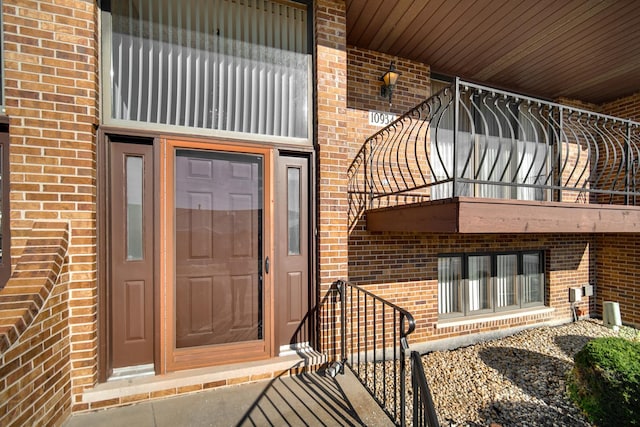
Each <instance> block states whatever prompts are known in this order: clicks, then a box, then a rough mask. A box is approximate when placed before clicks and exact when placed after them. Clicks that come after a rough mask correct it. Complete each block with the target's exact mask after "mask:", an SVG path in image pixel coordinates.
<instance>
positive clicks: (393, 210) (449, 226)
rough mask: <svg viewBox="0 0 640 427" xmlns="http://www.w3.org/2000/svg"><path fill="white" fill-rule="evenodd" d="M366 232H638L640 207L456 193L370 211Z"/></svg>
mask: <svg viewBox="0 0 640 427" xmlns="http://www.w3.org/2000/svg"><path fill="white" fill-rule="evenodd" d="M367 230H369V231H393V232H427V233H461V234H480V233H482V234H487V233H640V207H638V206H624V205H599V204H579V203H559V202H539V201H527V200H500V199H480V198H471V197H456V198H453V199H443V200H435V201H430V202H422V203H414V204H409V205H401V206H394V207H388V208H380V209H373V210H370V211H367Z"/></svg>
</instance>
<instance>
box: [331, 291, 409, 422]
mask: <svg viewBox="0 0 640 427" xmlns="http://www.w3.org/2000/svg"><path fill="white" fill-rule="evenodd" d="M335 285H336V288H337V289H338V292H339V294H340V319H341V321H340V352H341V362H342V365H343V366H344V365H348V366H349V367H350V368H351V370H352V371H353V372H354V374H355V375H356V376H357V377H358V379H359V380H360V382H362V383H363V385H364V386H365V387H366V388H367V389H368V390H369V392H370V393H371V395H372V396H373V397H374V399H375V400H376V401H377V402H378V403H379V404H380V405H381V406H382V408H383V409H384V411H385V412H386V413H387V414H388V415H389V416H390V417H391V418H392V419H393V420H394V422H396V423H397V424H399V425H400V426H404V425H405V424H406V394H407V393H406V378H407V376H406V372H407V364H406V359H407V351H408V349H409V344H408V336H409V335H410V334H411V333H412V332H413V331H414V330H415V327H416V323H415V320H414V318H413V316H412V315H411V313H409V312H408V311H407V310H404V309H403V308H400V307H398V306H397V305H395V304H392V303H391V302H389V301H386V300H385V299H383V298H380V297H379V296H377V295H375V294H373V293H372V292H370V291H368V290H366V289H364V288H361V287H359V286H357V285H355V284H352V283H349V282H346V281H343V280H339V281H337V282H336V283H335ZM389 364H391V366H388V365H389ZM391 385H393V387H391ZM390 389H391V390H390Z"/></svg>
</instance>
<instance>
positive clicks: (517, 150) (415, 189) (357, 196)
mask: <svg viewBox="0 0 640 427" xmlns="http://www.w3.org/2000/svg"><path fill="white" fill-rule="evenodd" d="M348 178H349V184H348V185H349V188H348V192H349V221H350V223H349V224H350V227H353V226H354V225H355V223H356V221H357V219H358V218H359V217H360V215H361V214H362V213H363V212H364V211H365V210H366V209H372V208H377V207H385V206H394V205H400V204H407V203H415V202H422V201H430V200H434V199H442V198H450V197H456V196H468V197H482V198H506V199H524V200H541V201H562V202H575V203H597V204H603V203H605V204H624V205H635V204H636V203H637V202H638V196H640V123H638V122H634V121H631V120H625V119H621V118H617V117H613V116H607V115H604V114H600V113H596V112H591V111H587V110H584V109H580V108H574V107H571V106H567V105H563V104H559V103H554V102H549V101H546V100H542V99H535V98H531V97H526V96H522V95H518V94H515V93H511V92H506V91H502V90H498V89H495V88H491V87H487V86H482V85H478V84H474V83H470V82H464V81H461V80H460V79H456V80H455V81H454V82H453V83H452V84H451V86H449V87H445V88H443V89H442V90H441V91H439V92H437V93H435V94H434V95H433V96H431V97H430V98H428V99H426V100H425V101H423V102H421V103H420V104H418V105H417V106H415V107H414V108H412V109H411V110H409V111H407V112H406V113H405V114H403V115H401V116H400V117H399V118H398V119H396V120H395V121H393V122H392V123H390V124H389V125H388V126H386V127H385V128H383V129H381V130H380V131H378V132H376V133H375V134H373V135H372V136H371V137H369V138H368V139H367V140H366V141H365V143H364V144H363V146H362V147H361V148H360V150H359V151H358V153H357V154H356V156H355V158H354V160H353V162H352V164H351V165H350V167H349V169H348Z"/></svg>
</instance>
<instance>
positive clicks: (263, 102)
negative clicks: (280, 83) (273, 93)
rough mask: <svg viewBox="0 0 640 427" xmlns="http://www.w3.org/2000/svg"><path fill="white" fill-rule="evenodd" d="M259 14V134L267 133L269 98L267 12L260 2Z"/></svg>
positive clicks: (263, 4)
mask: <svg viewBox="0 0 640 427" xmlns="http://www.w3.org/2000/svg"><path fill="white" fill-rule="evenodd" d="M260 3H261V4H260V6H261V9H260V14H259V15H258V18H259V19H258V25H259V29H260V31H259V45H260V46H264V47H262V48H261V49H260V55H259V58H260V108H259V109H258V111H259V119H258V132H257V133H259V134H263V135H264V134H266V133H267V110H268V108H267V105H268V104H267V102H268V99H267V97H268V96H269V94H268V92H267V86H268V84H267V80H268V78H269V74H268V67H267V65H266V57H267V49H268V48H267V47H266V38H267V19H266V17H267V10H266V7H265V3H263V2H260Z"/></svg>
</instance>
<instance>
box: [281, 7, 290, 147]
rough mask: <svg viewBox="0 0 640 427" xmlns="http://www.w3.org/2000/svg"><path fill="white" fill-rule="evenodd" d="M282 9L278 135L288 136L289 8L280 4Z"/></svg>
mask: <svg viewBox="0 0 640 427" xmlns="http://www.w3.org/2000/svg"><path fill="white" fill-rule="evenodd" d="M278 8H279V9H280V14H279V16H280V40H281V43H282V45H281V48H280V55H281V57H282V60H281V61H280V69H281V70H282V71H281V76H280V92H281V97H280V105H281V106H280V125H279V126H278V127H279V129H280V130H279V132H278V135H281V136H288V134H287V129H288V128H289V124H288V123H287V120H288V119H289V54H290V52H289V37H288V30H289V28H290V27H289V25H290V24H289V8H288V7H287V6H285V5H279V6H278Z"/></svg>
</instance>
